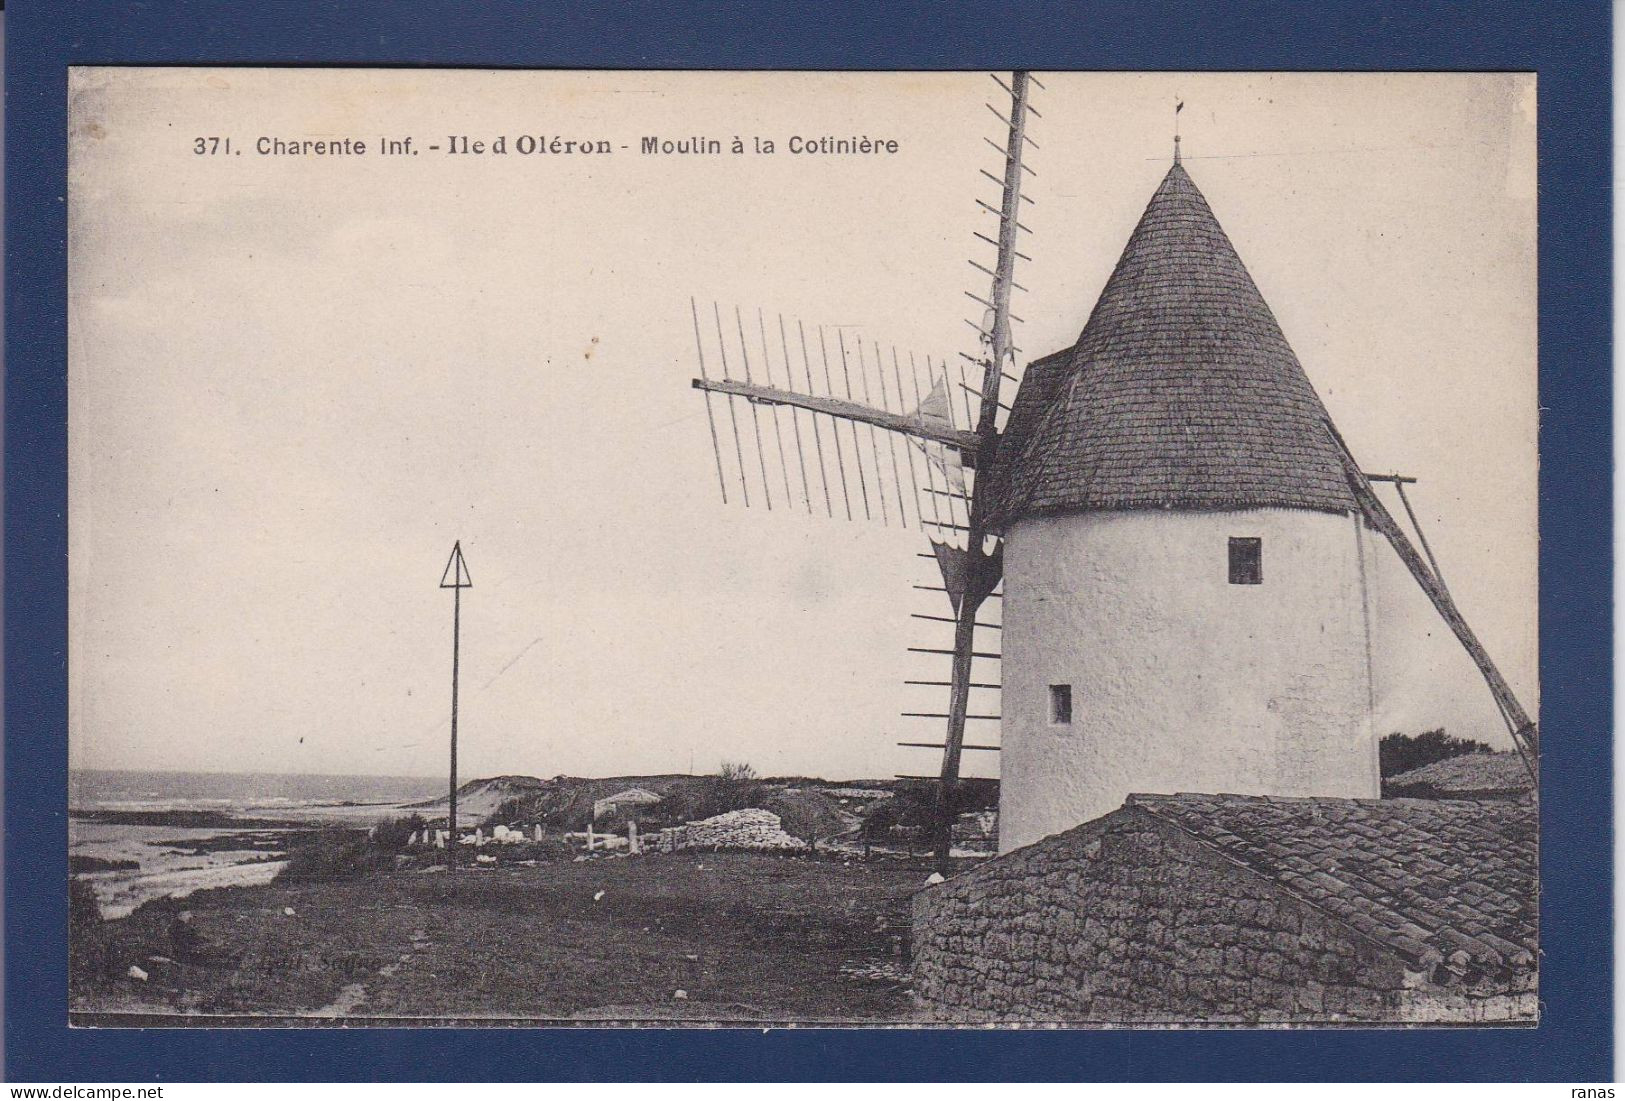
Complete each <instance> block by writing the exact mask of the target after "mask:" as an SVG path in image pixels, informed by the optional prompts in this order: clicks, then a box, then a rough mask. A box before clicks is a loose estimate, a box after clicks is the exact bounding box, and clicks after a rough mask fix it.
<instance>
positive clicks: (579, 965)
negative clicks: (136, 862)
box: [70, 853, 930, 1021]
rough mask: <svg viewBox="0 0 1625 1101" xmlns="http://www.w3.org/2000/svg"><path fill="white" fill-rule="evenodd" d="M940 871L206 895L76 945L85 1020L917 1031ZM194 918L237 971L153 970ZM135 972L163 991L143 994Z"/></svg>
mask: <svg viewBox="0 0 1625 1101" xmlns="http://www.w3.org/2000/svg"><path fill="white" fill-rule="evenodd" d="M929 871H930V869H929V867H928V866H927V865H926V864H925V862H923V861H919V860H904V859H886V860H880V859H877V860H875V861H872V862H863V861H860V860H854V861H852V862H851V863H850V864H843V863H841V862H840V861H838V860H837V861H831V860H828V859H807V858H800V857H795V858H786V857H778V856H768V855H757V854H747V853H707V854H698V853H679V854H669V855H660V854H652V855H648V856H644V857H641V858H633V859H602V860H593V861H586V862H581V863H573V862H563V863H555V864H543V865H538V866H536V867H532V868H524V867H501V868H497V869H495V870H472V869H469V870H460V871H458V872H456V873H446V872H435V873H423V872H419V871H414V870H402V871H396V872H389V873H381V874H377V875H374V876H371V877H369V878H367V879H363V880H356V881H351V882H343V883H317V884H281V883H279V884H273V885H270V886H266V887H251V888H232V889H226V890H219V891H210V892H202V893H199V894H197V895H194V896H193V897H191V898H189V899H186V900H184V901H183V902H174V901H167V900H166V901H163V902H153V903H148V904H147V905H146V906H144V907H142V908H141V909H139V910H137V911H136V912H135V913H134V914H131V915H130V916H129V917H127V918H125V919H123V920H121V921H117V922H107V923H102V924H101V925H99V926H92V927H90V928H88V929H83V930H80V931H77V932H76V933H75V936H74V938H73V939H74V951H73V953H72V956H73V959H72V966H71V968H70V976H71V986H70V989H71V997H72V1006H73V1008H74V1009H75V1010H76V1011H80V1012H86V1011H90V1012H95V1011H102V1012H121V1011H123V1012H139V1013H147V1012H176V1011H180V1012H193V1013H224V1014H234V1013H271V1014H288V1015H294V1014H309V1013H316V1014H320V1015H326V1016H349V1017H366V1016H387V1017H394V1016H412V1017H526V1018H570V1017H578V1018H587V1019H643V1020H659V1019H673V1018H682V1019H726V1020H748V1021H832V1020H833V1021H838V1020H847V1021H880V1020H905V1019H908V1018H909V1016H910V1003H909V995H908V991H907V988H906V979H905V976H906V970H907V967H906V962H905V960H904V959H903V957H902V955H901V952H902V943H901V941H902V935H903V934H904V933H905V931H906V928H907V922H908V901H909V896H910V895H911V894H912V893H913V892H914V891H915V890H917V889H918V888H919V887H920V886H921V885H922V884H923V883H924V881H925V877H926V876H927V875H928V874H929ZM599 892H602V895H601V897H595V896H598V893H599ZM183 906H184V907H185V908H188V909H190V910H191V911H192V912H193V914H194V924H195V925H196V927H197V929H198V930H199V932H201V933H202V934H203V936H204V937H206V938H207V939H208V940H209V941H210V942H211V944H212V946H213V947H214V949H215V950H216V951H217V952H218V953H220V954H221V955H224V956H229V957H230V958H231V959H232V960H234V961H235V962H232V963H227V962H224V961H221V962H215V963H211V964H207V965H193V964H188V965H165V964H150V963H148V962H146V961H147V959H148V957H149V956H152V955H160V956H168V955H172V954H173V953H172V951H171V949H170V941H169V935H168V929H169V923H170V921H171V919H172V917H173V915H174V912H175V911H176V910H179V909H181V908H182V907H183ZM286 909H292V911H293V913H292V914H291V915H290V914H288V913H286V912H285V910H286ZM132 963H133V964H138V965H140V966H142V967H144V968H147V969H148V970H149V971H150V978H149V980H148V981H147V982H139V981H135V980H132V979H130V978H128V977H125V972H126V969H127V968H128V967H129V965H130V964H132ZM679 990H681V991H684V992H686V997H684V998H679V997H678V996H677V991H679Z"/></svg>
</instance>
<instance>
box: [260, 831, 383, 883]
mask: <svg viewBox="0 0 1625 1101" xmlns="http://www.w3.org/2000/svg"><path fill="white" fill-rule="evenodd" d="M394 866H395V856H394V854H393V853H391V852H389V851H388V850H386V849H383V848H380V847H378V846H377V845H374V844H370V843H369V842H368V841H367V839H366V838H365V837H364V836H362V835H360V834H358V833H356V832H355V831H353V830H346V829H327V830H323V831H321V832H320V833H318V834H317V835H316V836H315V837H314V838H313V839H312V840H311V841H309V842H308V843H306V844H304V845H301V846H299V847H298V848H296V849H294V850H293V851H292V852H290V853H288V862H287V863H286V864H284V865H283V867H282V870H281V871H279V872H278V873H277V876H276V878H277V882H279V883H331V882H334V881H337V880H346V879H363V878H365V877H366V876H369V875H372V874H374V873H376V872H380V871H387V870H389V869H391V868H393V867H394Z"/></svg>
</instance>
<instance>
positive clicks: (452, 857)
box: [446, 567, 463, 868]
mask: <svg viewBox="0 0 1625 1101" xmlns="http://www.w3.org/2000/svg"><path fill="white" fill-rule="evenodd" d="M454 568H455V567H454ZM453 580H460V578H454V579H453ZM462 620H463V587H462V586H461V585H455V586H453V587H452V590H451V801H450V805H449V809H448V811H447V814H446V843H447V844H448V845H450V848H449V849H447V850H446V851H447V857H446V859H447V862H448V865H449V866H450V867H453V868H455V867H456V866H457V660H458V653H457V651H458V640H459V638H460V637H461V635H462Z"/></svg>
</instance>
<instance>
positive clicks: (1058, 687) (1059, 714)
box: [1049, 684, 1072, 724]
mask: <svg viewBox="0 0 1625 1101" xmlns="http://www.w3.org/2000/svg"><path fill="white" fill-rule="evenodd" d="M1049 721H1050V722H1052V723H1057V724H1059V723H1070V722H1071V721H1072V686H1071V685H1070V684H1052V685H1050V686H1049Z"/></svg>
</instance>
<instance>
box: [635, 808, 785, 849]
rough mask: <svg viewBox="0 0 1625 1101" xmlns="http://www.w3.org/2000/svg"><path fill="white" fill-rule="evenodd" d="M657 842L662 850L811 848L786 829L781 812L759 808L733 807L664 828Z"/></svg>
mask: <svg viewBox="0 0 1625 1101" xmlns="http://www.w3.org/2000/svg"><path fill="white" fill-rule="evenodd" d="M657 844H658V845H659V847H660V850H661V851H662V852H673V851H675V850H677V849H757V850H769V851H785V850H791V849H804V848H806V847H807V845H806V842H804V841H802V840H801V839H800V838H797V837H792V836H790V835H789V834H787V833H785V832H784V827H783V826H782V825H781V824H780V821H779V816H778V815H776V814H774V813H773V812H772V811H770V810H761V809H759V808H757V807H749V808H746V809H745V810H731V811H729V812H728V813H726V814H719V815H717V816H716V817H714V818H706V819H704V820H702V821H699V822H690V823H688V824H687V825H684V826H673V827H672V828H671V829H666V830H661V831H660V836H659V838H658V841H657Z"/></svg>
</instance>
